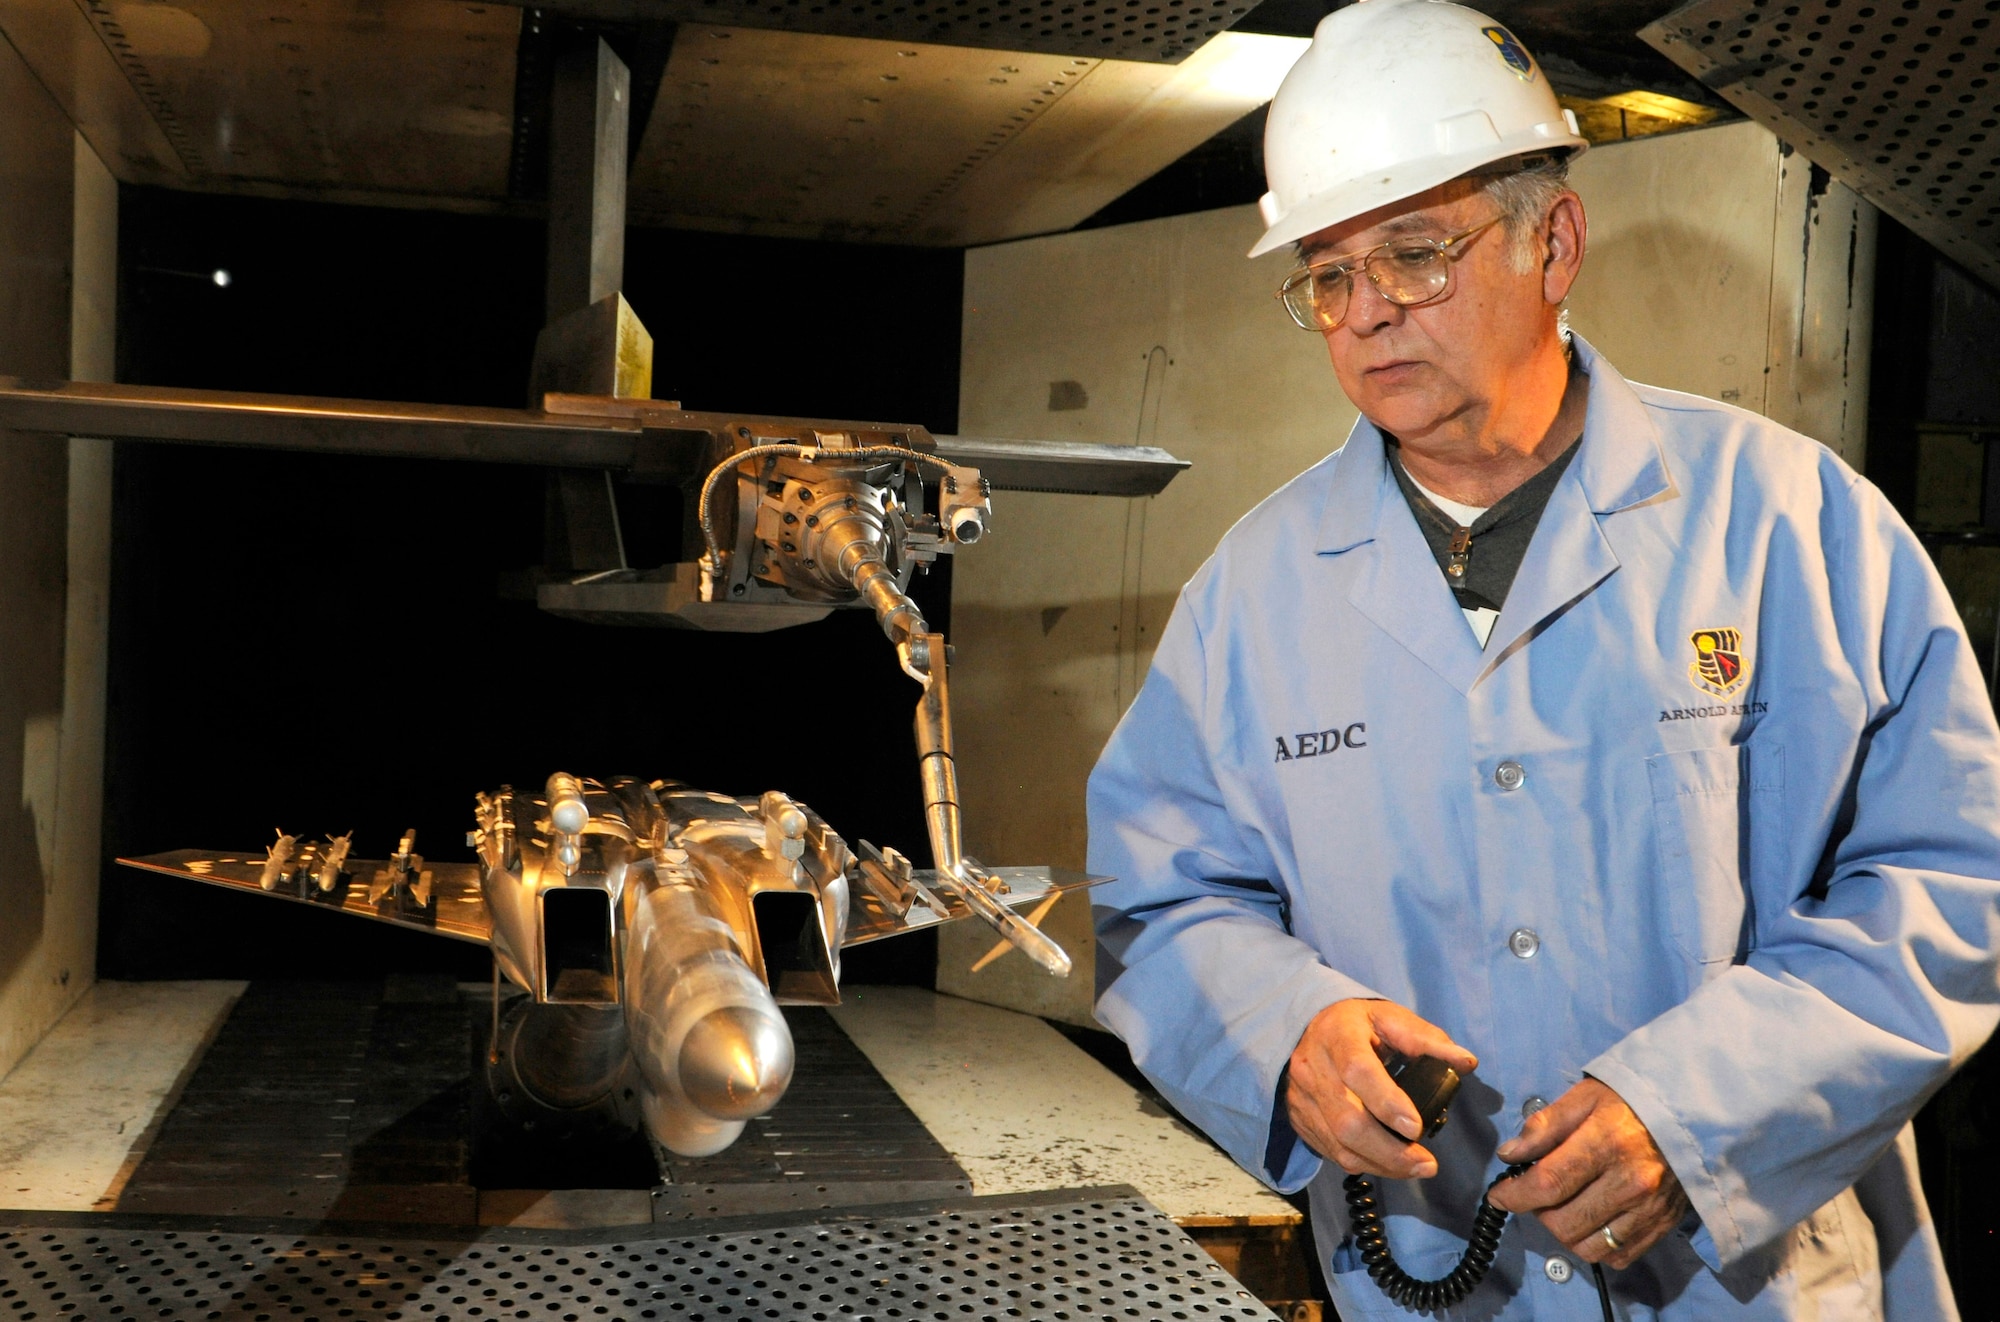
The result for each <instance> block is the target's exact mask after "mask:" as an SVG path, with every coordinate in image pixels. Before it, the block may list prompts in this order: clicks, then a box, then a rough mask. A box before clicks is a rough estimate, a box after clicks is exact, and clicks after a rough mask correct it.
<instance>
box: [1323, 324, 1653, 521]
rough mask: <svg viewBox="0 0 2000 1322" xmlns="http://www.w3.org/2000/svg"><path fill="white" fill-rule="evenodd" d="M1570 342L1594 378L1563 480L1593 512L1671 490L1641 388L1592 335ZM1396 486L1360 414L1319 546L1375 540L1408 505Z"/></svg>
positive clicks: (1379, 443)
mask: <svg viewBox="0 0 2000 1322" xmlns="http://www.w3.org/2000/svg"><path fill="white" fill-rule="evenodd" d="M1571 343H1572V344H1573V345H1574V346H1575V350H1576V355H1577V362H1578V363H1579V365H1581V366H1582V368H1583V370H1584V371H1585V372H1586V373H1587V374H1588V375H1589V377H1590V409H1589V411H1588V412H1587V413H1586V414H1585V415H1584V419H1583V444H1582V445H1581V446H1579V447H1578V448H1577V453H1576V458H1575V459H1574V460H1573V461H1572V462H1571V463H1570V466H1569V472H1568V473H1566V474H1564V476H1563V482H1562V483H1561V484H1559V486H1560V485H1570V484H1572V483H1574V484H1575V485H1576V486H1578V487H1580V488H1581V491H1582V495H1583V499H1584V501H1585V503H1586V504H1587V505H1588V507H1589V509H1590V511H1591V512H1592V513H1594V514H1615V513H1617V512H1618V511H1619V510H1624V509H1631V508H1632V507H1633V506H1635V505H1643V504H1646V503H1647V502H1648V501H1652V500H1656V499H1659V498H1660V497H1662V496H1667V495H1671V494H1673V492H1674V484H1673V478H1672V476H1671V475H1670V474H1669V472H1668V470H1667V461H1666V457H1665V456H1664V455H1663V454H1662V453H1661V449H1660V432H1659V428H1657V427H1655V426H1654V425H1653V419H1652V417H1651V415H1649V414H1648V413H1647V412H1646V406H1645V404H1644V403H1642V402H1641V401H1640V399H1639V396H1638V393H1637V392H1636V391H1634V390H1633V389H1632V387H1631V385H1630V384H1629V383H1628V382H1627V381H1626V380H1625V378H1624V377H1622V376H1620V375H1619V374H1618V369H1617V368H1615V367H1613V366H1612V365H1611V364H1610V363H1608V362H1606V361H1605V359H1604V355H1603V354H1601V353H1599V352H1598V351H1597V350H1596V349H1594V348H1592V347H1591V345H1590V342H1589V341H1588V340H1586V339H1584V338H1583V337H1582V336H1581V335H1573V336H1571ZM1385 483H1387V486H1386V487H1385V485H1384V484H1385ZM1394 486H1395V484H1394V482H1393V481H1391V480H1390V478H1389V469H1388V459H1387V457H1386V450H1385V444H1384V442H1383V439H1382V432H1381V429H1380V428H1378V427H1376V425H1375V424H1374V423H1372V422H1370V421H1369V420H1368V419H1367V418H1365V417H1363V418H1359V419H1357V420H1356V421H1355V424H1354V430H1353V431H1351V432H1349V433H1348V437H1347V444H1346V445H1345V446H1343V447H1342V448H1341V451H1340V458H1339V460H1338V461H1337V462H1336V463H1335V464H1334V468H1333V480H1332V485H1331V487H1330V489H1329V490H1328V491H1327V497H1326V505H1325V507H1324V509H1323V511H1322V513H1321V516H1320V524H1319V538H1318V544H1317V545H1316V546H1315V547H1314V550H1316V551H1318V552H1319V553H1320V554H1322V555H1335V554H1338V553H1340V552H1342V551H1351V550H1353V549H1354V548H1355V547H1357V546H1360V545H1362V544H1363V543H1365V542H1372V541H1374V540H1375V538H1376V536H1377V535H1378V533H1379V531H1380V525H1381V519H1382V515H1383V512H1384V510H1385V509H1386V510H1387V511H1388V512H1389V513H1391V514H1393V513H1395V512H1396V511H1397V510H1399V509H1401V508H1402V507H1403V505H1404V504H1405V502H1404V501H1403V500H1402V498H1401V492H1399V491H1394ZM1392 491H1394V494H1395V495H1396V497H1397V499H1396V500H1395V501H1393V502H1390V501H1387V500H1386V496H1387V495H1388V494H1390V493H1391V492H1392Z"/></svg>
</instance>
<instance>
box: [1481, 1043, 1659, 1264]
mask: <svg viewBox="0 0 2000 1322" xmlns="http://www.w3.org/2000/svg"><path fill="white" fill-rule="evenodd" d="M1499 1156H1500V1159H1501V1160H1502V1161H1506V1162H1517V1161H1532V1162H1534V1163H1535V1166H1534V1168H1533V1169H1532V1170H1529V1171H1526V1172H1524V1173H1523V1174H1520V1175H1517V1176H1515V1177H1514V1178H1513V1179H1511V1180H1502V1181H1500V1183H1499V1184H1498V1185H1496V1186H1494V1189H1493V1192H1492V1194H1491V1195H1489V1197H1490V1199H1491V1201H1492V1203H1493V1205H1494V1206H1495V1207H1498V1208H1502V1209H1504V1210H1505V1211H1509V1212H1533V1213H1534V1214H1535V1215H1536V1216H1537V1217H1538V1218H1539V1219H1540V1220H1541V1223H1542V1224H1543V1225H1545V1226H1547V1227H1548V1228H1549V1233H1550V1234H1552V1235H1554V1236H1555V1237H1556V1238H1557V1239H1559V1240H1561V1241H1562V1242H1563V1243H1565V1244H1567V1245H1568V1246H1569V1250H1570V1252H1572V1253H1574V1254H1576V1256H1577V1257H1579V1258H1582V1259H1583V1260H1584V1261H1586V1262H1602V1263H1605V1264H1607V1265H1609V1266H1612V1267H1621V1268H1622V1267H1629V1266H1631V1265H1632V1264H1633V1263H1634V1262H1637V1261H1638V1260H1639V1259H1640V1257H1642V1256H1643V1255H1644V1254H1645V1252H1646V1250H1647V1249H1650V1248H1652V1247H1653V1245H1654V1244H1656V1243H1658V1242H1659V1240H1660V1237H1661V1236H1663V1235H1665V1234H1666V1233H1667V1232H1668V1231H1670V1230H1672V1229H1673V1228H1674V1227H1675V1226H1677V1225H1679V1224H1680V1222H1681V1218H1682V1217H1684V1216H1686V1215H1687V1212H1688V1198H1687V1194H1686V1192H1685V1191H1684V1190H1682V1188H1681V1182H1680V1179H1679V1177H1678V1176H1676V1175H1675V1174H1674V1172H1673V1170H1672V1168H1670V1167H1669V1166H1668V1165H1667V1162H1666V1158H1664V1157H1662V1156H1661V1155H1660V1148H1659V1145H1658V1144H1657V1143H1655V1142H1653V1136H1652V1134H1650V1133H1648V1132H1647V1130H1646V1126H1645V1124H1644V1123H1643V1122H1642V1121H1641V1120H1640V1119H1639V1117H1638V1116H1637V1115H1636V1114H1634V1112H1633V1110H1632V1108H1631V1107H1629V1106H1627V1105H1626V1104H1625V1099H1624V1098H1622V1097H1620V1096H1619V1095H1618V1094H1617V1093H1615V1092H1613V1091H1612V1090H1611V1089H1610V1088H1609V1087H1607V1086H1606V1085H1604V1084H1602V1083H1599V1082H1598V1081H1597V1080H1596V1079H1585V1080H1584V1081H1583V1082H1582V1083H1579V1084H1577V1085H1576V1086H1575V1087H1574V1088H1571V1089H1570V1090H1569V1091H1568V1092H1566V1093H1564V1094H1563V1095H1562V1096H1561V1097H1558V1098H1557V1099H1556V1100H1555V1102H1554V1103H1553V1104H1551V1105H1549V1106H1547V1107H1544V1108H1543V1109H1542V1110H1540V1111H1537V1112H1535V1114H1533V1115H1532V1116H1529V1117H1528V1122H1527V1123H1526V1124H1524V1125H1522V1126H1521V1132H1520V1134H1519V1135H1518V1136H1517V1137H1515V1138H1512V1139H1509V1140H1508V1141H1507V1142H1505V1143H1502V1144H1501V1145H1500V1152H1499ZM1606 1226H1610V1227H1611V1233H1612V1235H1613V1236H1614V1237H1615V1238H1616V1239H1617V1241H1618V1247H1617V1249H1616V1250H1613V1249H1612V1247H1611V1245H1610V1244H1609V1243H1608V1242H1606V1240H1605V1238H1604V1227H1606Z"/></svg>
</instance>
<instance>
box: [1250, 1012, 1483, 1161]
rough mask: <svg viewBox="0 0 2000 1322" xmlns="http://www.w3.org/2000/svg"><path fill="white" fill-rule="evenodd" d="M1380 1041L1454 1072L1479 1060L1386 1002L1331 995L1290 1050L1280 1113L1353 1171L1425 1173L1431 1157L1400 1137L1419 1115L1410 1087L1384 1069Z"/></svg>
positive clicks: (1416, 1127) (1414, 1131)
mask: <svg viewBox="0 0 2000 1322" xmlns="http://www.w3.org/2000/svg"><path fill="white" fill-rule="evenodd" d="M1380 1046H1390V1047H1394V1048H1395V1049H1396V1050H1398V1051H1400V1052H1402V1053H1403V1054H1404V1055H1406V1056H1436V1057H1437V1058H1438V1059H1439V1060H1442V1061H1444V1062H1445V1064H1447V1065H1450V1066H1451V1067H1452V1068H1453V1069H1455V1070H1457V1071H1458V1072H1459V1073H1460V1074H1465V1073H1469V1072H1470V1071H1471V1070H1472V1069H1473V1068H1474V1067H1476V1066H1477V1065H1478V1064H1479V1061H1478V1059H1477V1058H1476V1057H1475V1056H1474V1055H1473V1054H1472V1053H1471V1052H1470V1051H1467V1050H1466V1049H1465V1048H1464V1047H1462V1046H1459V1045H1458V1044H1457V1043H1456V1042H1453V1041H1452V1040H1451V1038H1450V1037H1449V1036H1447V1035H1446V1033H1445V1031H1444V1030H1443V1029H1442V1028H1439V1027H1438V1026H1437V1025H1436V1024H1432V1023H1429V1022H1426V1021H1425V1020H1423V1019H1420V1018H1418V1017H1417V1016H1416V1015H1414V1014H1412V1013H1411V1012H1410V1011H1408V1010H1405V1009H1404V1008H1403V1007H1402V1006H1400V1005H1396V1004H1393V1003H1391V1002H1389V1001H1370V1000H1346V1001H1335V1002H1334V1003H1333V1004H1332V1005H1329V1006H1327V1007H1326V1009H1324V1010H1321V1011H1320V1012H1319V1013H1318V1014H1317V1015H1315V1016H1314V1017H1313V1021H1312V1022H1311V1023H1310V1024H1307V1025H1306V1031H1305V1032H1304V1033H1303V1034H1302V1035H1300V1037H1299V1044H1298V1046H1297V1047H1295V1048H1293V1050H1292V1061H1291V1064H1290V1066H1289V1067H1288V1068H1287V1074H1286V1084H1285V1112H1286V1114H1287V1115H1288V1116H1289V1117H1290V1119H1291V1122H1292V1129H1293V1131H1294V1132H1295V1133H1297V1134H1298V1136H1299V1137H1300V1138H1302V1139H1304V1140H1305V1144H1306V1146H1307V1147H1309V1148H1311V1149H1312V1150H1313V1151H1314V1152H1317V1153H1318V1154H1319V1155H1320V1156H1322V1157H1325V1158H1326V1159H1327V1160H1328V1161H1331V1162H1334V1163H1335V1164H1337V1165H1338V1166H1339V1167H1340V1168H1341V1169H1342V1170H1345V1171H1348V1172H1349V1173H1351V1174H1363V1175H1386V1176H1388V1177H1390V1178H1391V1179H1397V1180H1406V1179H1412V1178H1415V1179H1428V1178H1429V1177H1431V1176H1433V1175H1435V1174H1437V1161H1436V1160H1435V1159H1434V1158H1433V1157H1432V1156H1431V1154H1430V1153H1429V1152H1428V1151H1426V1150H1425V1149H1423V1148H1421V1147H1419V1146H1418V1145H1417V1144H1415V1143H1412V1142H1402V1141H1399V1140H1398V1139H1397V1138H1396V1134H1392V1133H1390V1132H1389V1130H1387V1129H1384V1128H1383V1127H1382V1126H1383V1125H1385V1124H1386V1125H1388V1126H1390V1127H1391V1128H1393V1129H1394V1130H1395V1131H1396V1133H1397V1134H1404V1135H1407V1136H1408V1137H1409V1138H1412V1139H1414V1138H1418V1137H1420V1136H1421V1135H1422V1133H1423V1121H1422V1120H1421V1119H1419V1118H1418V1116H1417V1108H1416V1107H1415V1106H1412V1105H1411V1104H1410V1097H1409V1094H1408V1093H1406V1092H1404V1091H1403V1090H1402V1089H1401V1088H1400V1087H1398V1086H1397V1084H1396V1081H1395V1080H1394V1079H1392V1078H1390V1077H1389V1072H1388V1071H1387V1070H1385V1069H1383V1068H1382V1058H1381V1057H1380V1056H1378V1055H1377V1054H1376V1048H1377V1047H1380Z"/></svg>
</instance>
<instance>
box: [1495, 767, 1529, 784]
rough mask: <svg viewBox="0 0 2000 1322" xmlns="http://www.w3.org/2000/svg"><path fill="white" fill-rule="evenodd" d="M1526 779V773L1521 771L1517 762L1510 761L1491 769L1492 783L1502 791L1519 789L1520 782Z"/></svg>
mask: <svg viewBox="0 0 2000 1322" xmlns="http://www.w3.org/2000/svg"><path fill="white" fill-rule="evenodd" d="M1527 778H1528V773H1527V772H1526V771H1523V770H1522V769H1521V764H1520V763H1519V762H1515V761H1511V760H1510V761H1506V762H1502V763H1501V764H1500V765H1499V766H1497V767H1495V768H1493V783H1494V784H1495V785H1498V786H1499V787H1500V788H1501V789H1503V790H1517V789H1520V788H1521V782H1522V781H1524V780H1526V779H1527Z"/></svg>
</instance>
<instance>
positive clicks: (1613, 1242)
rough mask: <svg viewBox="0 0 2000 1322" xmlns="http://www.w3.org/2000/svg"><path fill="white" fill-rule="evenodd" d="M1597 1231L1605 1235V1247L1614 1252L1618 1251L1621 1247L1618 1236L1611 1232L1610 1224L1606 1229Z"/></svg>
mask: <svg viewBox="0 0 2000 1322" xmlns="http://www.w3.org/2000/svg"><path fill="white" fill-rule="evenodd" d="M1597 1233H1598V1234H1600V1235H1602V1236H1604V1247H1606V1248H1608V1249H1610V1250H1611V1251H1612V1252H1613V1253H1616V1252H1617V1251H1618V1249H1619V1247H1620V1246H1619V1243H1618V1236H1616V1235H1614V1234H1612V1233H1611V1227H1610V1226H1608V1225H1607V1226H1605V1227H1604V1229H1602V1230H1600V1231H1598V1232H1597Z"/></svg>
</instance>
